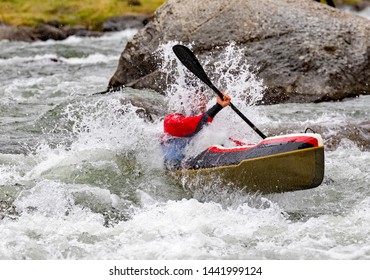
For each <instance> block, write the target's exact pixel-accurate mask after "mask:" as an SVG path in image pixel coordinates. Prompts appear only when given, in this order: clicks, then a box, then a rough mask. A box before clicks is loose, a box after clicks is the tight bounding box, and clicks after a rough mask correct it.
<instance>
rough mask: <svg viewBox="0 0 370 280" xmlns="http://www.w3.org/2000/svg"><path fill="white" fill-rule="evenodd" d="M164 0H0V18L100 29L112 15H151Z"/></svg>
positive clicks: (18, 22)
mask: <svg viewBox="0 0 370 280" xmlns="http://www.w3.org/2000/svg"><path fill="white" fill-rule="evenodd" d="M164 2H165V0H43V1H40V0H27V1H24V0H1V1H0V21H3V22H6V23H10V24H13V25H17V26H19V25H29V26H35V25H37V24H39V23H45V22H48V21H51V20H58V21H60V22H61V23H62V24H66V25H84V26H86V27H89V28H90V29H99V27H100V26H101V23H102V22H103V21H104V20H105V19H107V18H110V17H112V16H122V15H131V14H151V13H153V12H154V11H155V10H156V9H157V8H158V7H159V6H160V5H162V4H163V3H164Z"/></svg>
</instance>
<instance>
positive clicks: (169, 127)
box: [163, 113, 213, 137]
mask: <svg viewBox="0 0 370 280" xmlns="http://www.w3.org/2000/svg"><path fill="white" fill-rule="evenodd" d="M206 117H207V116H206ZM202 118H203V120H202ZM212 120H213V118H211V117H209V116H208V117H207V119H206V120H205V119H204V114H202V115H198V116H190V117H185V116H184V115H182V114H178V113H175V114H170V115H167V116H166V118H165V119H164V123H163V125H164V132H165V133H167V134H169V135H171V136H175V137H190V136H192V134H194V133H196V132H197V131H199V130H200V127H199V126H200V124H201V123H202V125H203V122H205V123H209V122H212Z"/></svg>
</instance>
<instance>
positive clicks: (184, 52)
mask: <svg viewBox="0 0 370 280" xmlns="http://www.w3.org/2000/svg"><path fill="white" fill-rule="evenodd" d="M172 50H173V52H174V53H175V55H176V56H177V58H178V59H179V60H180V61H181V63H182V64H183V65H184V66H185V67H186V68H188V69H189V71H190V72H192V73H193V74H194V75H195V76H197V77H198V78H199V79H201V80H202V81H203V82H204V83H205V84H207V85H208V86H209V87H211V88H214V85H213V84H212V82H211V81H210V80H209V79H208V76H207V74H206V72H204V69H203V67H202V65H200V63H199V61H198V59H197V58H196V57H195V55H194V53H193V52H192V51H191V50H189V48H187V47H185V46H183V45H175V46H173V47H172Z"/></svg>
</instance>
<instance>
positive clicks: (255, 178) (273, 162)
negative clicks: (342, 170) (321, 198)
mask: <svg viewBox="0 0 370 280" xmlns="http://www.w3.org/2000/svg"><path fill="white" fill-rule="evenodd" d="M314 136H315V139H318V141H312V140H310V141H311V142H312V143H314V144H312V145H311V147H309V145H307V144H306V142H305V143H304V144H306V145H296V147H298V148H291V147H292V141H293V140H292V139H293V138H295V139H298V138H297V137H301V136H299V135H298V136H297V135H294V136H284V138H283V137H280V139H284V142H279V137H277V138H274V139H273V141H271V140H270V141H268V139H267V141H263V142H262V145H261V143H260V144H257V145H255V146H253V147H248V148H246V149H245V151H244V150H243V151H242V152H243V153H244V155H245V156H247V155H248V156H250V154H252V155H253V154H263V152H261V151H267V152H265V153H267V154H265V155H262V156H256V157H253V158H246V159H244V160H241V161H239V162H238V163H237V164H230V165H223V166H222V165H221V166H209V167H205V166H203V167H198V166H193V168H188V169H186V168H185V169H182V170H179V171H177V174H178V175H180V176H181V177H182V181H183V182H192V184H191V185H192V186H193V188H194V186H199V187H201V186H202V185H206V184H209V182H210V181H215V182H217V183H221V184H222V185H223V186H228V187H231V188H238V189H244V190H246V191H247V192H259V193H262V194H269V193H281V192H290V191H298V190H305V189H311V188H315V187H317V186H319V185H320V184H321V183H322V181H323V178H324V169H325V167H324V162H325V158H324V147H323V145H322V139H321V137H320V136H317V135H314ZM304 137H306V138H305V139H307V136H304ZM309 137H310V136H309ZM276 139H277V140H276ZM287 139H288V141H287ZM300 139H302V138H300ZM304 141H306V140H304ZM293 142H294V141H293ZM268 143H274V145H273V146H274V147H273V148H274V149H275V150H274V153H273V154H268V153H270V152H271V151H272V150H273V149H272V148H270V147H268ZM288 145H289V147H290V148H289V149H293V150H289V151H286V150H287V147H288ZM270 146H271V145H270ZM257 148H258V149H257ZM239 149H242V148H239ZM279 149H280V151H282V152H279ZM256 150H257V151H258V153H257V152H256ZM234 152H235V151H234ZM237 152H238V153H239V154H240V153H241V152H240V151H237ZM213 154H214V153H213ZM230 154H232V153H230ZM225 156H226V155H225ZM198 161H199V162H201V161H200V160H199V159H198ZM204 161H205V157H203V161H202V162H204ZM213 161H214V160H213ZM219 161H221V160H219ZM194 182H196V184H194Z"/></svg>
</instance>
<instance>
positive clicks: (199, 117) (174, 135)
mask: <svg viewBox="0 0 370 280" xmlns="http://www.w3.org/2000/svg"><path fill="white" fill-rule="evenodd" d="M230 102H231V98H230V96H229V95H228V94H226V93H223V100H222V99H221V98H220V97H218V96H217V103H216V104H215V105H214V106H213V107H212V108H210V109H209V110H206V109H207V108H206V104H207V103H206V98H205V97H204V96H202V97H201V98H199V95H198V98H195V99H194V102H193V103H192V114H193V115H192V116H184V114H181V113H174V114H169V115H167V116H166V117H165V119H164V133H165V134H164V135H163V137H162V141H161V146H162V150H163V154H164V162H165V166H166V168H167V169H180V168H181V162H182V160H183V159H184V157H185V155H184V149H185V147H186V146H187V145H188V144H189V142H190V141H191V140H192V138H193V137H194V136H195V135H196V134H197V133H198V132H199V131H200V130H201V129H202V128H203V127H204V126H205V125H206V124H207V123H210V122H212V120H213V118H214V117H215V116H216V115H217V113H218V112H220V111H221V110H222V108H224V107H226V106H227V105H229V104H230Z"/></svg>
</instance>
